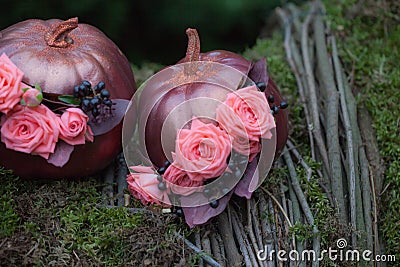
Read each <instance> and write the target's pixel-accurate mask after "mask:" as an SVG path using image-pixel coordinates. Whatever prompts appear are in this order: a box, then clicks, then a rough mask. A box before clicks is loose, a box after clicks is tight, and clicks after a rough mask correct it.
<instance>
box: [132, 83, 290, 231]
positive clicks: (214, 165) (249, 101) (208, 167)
mask: <svg viewBox="0 0 400 267" xmlns="http://www.w3.org/2000/svg"><path fill="white" fill-rule="evenodd" d="M257 85H258V86H257ZM257 85H255V84H254V85H251V86H247V87H245V88H241V89H238V90H237V91H232V92H230V93H228V94H227V96H226V99H225V101H224V102H223V103H221V104H220V105H219V106H218V107H217V109H216V118H215V120H210V119H204V118H197V117H193V118H192V120H191V121H190V122H189V123H188V125H186V126H185V127H184V128H182V129H179V130H178V133H177V139H176V140H175V152H172V158H173V161H172V162H169V161H166V162H165V165H164V166H162V167H160V168H158V169H157V170H156V169H154V168H153V167H150V166H141V165H138V166H131V167H130V169H131V173H130V174H128V176H127V182H128V189H129V191H130V192H131V194H132V195H133V196H134V197H135V198H136V199H138V200H140V201H141V202H142V203H143V204H144V205H149V204H158V205H161V206H162V207H171V206H174V205H175V204H176V203H177V198H179V200H178V201H185V200H186V201H192V200H190V198H191V197H193V196H194V194H195V193H198V192H200V193H202V194H203V196H204V197H205V198H206V199H207V202H209V206H207V205H203V206H200V207H199V206H197V207H195V206H194V207H185V206H183V208H175V209H176V212H177V213H179V214H185V215H186V217H187V215H190V216H192V218H186V219H187V220H186V221H187V223H188V224H189V226H191V227H193V226H195V225H198V224H201V223H205V222H206V221H207V220H208V219H209V218H210V217H212V216H215V214H216V213H220V212H222V211H223V209H224V208H225V207H226V204H227V202H228V201H229V199H230V197H231V196H232V194H233V193H235V194H237V195H239V196H245V197H247V198H250V196H251V192H250V191H251V190H249V187H252V188H254V189H255V188H256V187H257V181H258V180H257V179H256V180H253V181H251V180H252V178H253V176H254V175H255V172H256V171H257V170H256V168H257V167H256V165H257V160H258V159H257V156H258V155H259V153H260V151H261V140H262V139H271V138H272V132H271V131H272V130H273V129H275V127H276V125H275V119H274V116H273V114H274V109H270V107H269V104H268V100H267V98H266V96H265V94H264V92H262V91H260V89H259V87H261V88H262V89H265V84H264V83H258V84H257ZM286 106H287V104H286V103H283V105H282V108H286ZM256 175H257V174H256ZM218 179H222V180H221V181H220V184H219V185H221V184H224V185H225V187H220V188H217V187H216V188H214V189H209V188H206V189H205V188H204V185H206V184H208V183H210V182H212V181H216V180H218ZM236 183H237V185H236ZM252 183H253V184H252ZM230 187H233V189H232V188H230ZM212 191H214V192H212ZM215 191H219V192H215ZM223 196H225V198H221V197H223ZM221 201H222V202H223V203H222V205H220V202H221ZM195 202H196V200H195ZM179 204H182V203H179ZM210 208H211V209H215V210H216V211H215V212H214V213H212V214H213V215H206V213H207V211H209V210H210ZM199 218H201V219H200V221H198V220H199Z"/></svg>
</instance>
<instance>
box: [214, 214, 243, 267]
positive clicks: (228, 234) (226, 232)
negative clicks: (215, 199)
mask: <svg viewBox="0 0 400 267" xmlns="http://www.w3.org/2000/svg"><path fill="white" fill-rule="evenodd" d="M231 225H232V224H231V222H230V221H229V220H228V215H227V213H226V212H223V213H221V214H220V215H219V216H218V230H219V232H220V234H221V237H222V240H223V241H224V247H225V253H226V258H227V260H228V264H227V265H228V266H242V261H243V257H242V256H241V255H240V254H239V251H238V249H237V247H236V244H235V240H234V238H233V230H232V226H231Z"/></svg>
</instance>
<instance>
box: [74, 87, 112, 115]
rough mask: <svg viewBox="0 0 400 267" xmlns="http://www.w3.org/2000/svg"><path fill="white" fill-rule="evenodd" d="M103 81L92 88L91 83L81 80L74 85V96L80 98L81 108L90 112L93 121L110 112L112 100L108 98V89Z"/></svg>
mask: <svg viewBox="0 0 400 267" xmlns="http://www.w3.org/2000/svg"><path fill="white" fill-rule="evenodd" d="M105 87H106V85H105V83H104V82H99V83H98V84H97V85H96V86H94V87H93V88H92V84H91V83H90V82H88V81H83V82H82V83H81V84H80V85H77V86H75V87H74V97H76V98H79V99H80V100H81V108H82V110H83V111H85V112H86V113H88V112H91V113H92V115H93V118H94V120H95V121H97V122H100V121H101V120H102V119H105V118H107V117H108V116H110V115H111V113H112V105H113V102H112V101H111V99H110V91H108V90H107V89H106V88H105Z"/></svg>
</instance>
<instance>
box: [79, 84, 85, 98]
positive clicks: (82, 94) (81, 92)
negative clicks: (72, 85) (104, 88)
mask: <svg viewBox="0 0 400 267" xmlns="http://www.w3.org/2000/svg"><path fill="white" fill-rule="evenodd" d="M79 96H86V86H84V85H83V84H81V85H79Z"/></svg>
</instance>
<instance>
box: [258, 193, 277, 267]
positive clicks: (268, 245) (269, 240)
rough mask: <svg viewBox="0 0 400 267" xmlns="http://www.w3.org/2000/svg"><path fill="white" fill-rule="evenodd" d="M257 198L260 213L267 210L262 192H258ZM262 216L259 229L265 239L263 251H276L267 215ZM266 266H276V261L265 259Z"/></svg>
mask: <svg viewBox="0 0 400 267" xmlns="http://www.w3.org/2000/svg"><path fill="white" fill-rule="evenodd" d="M258 196H259V199H260V206H259V211H260V215H261V214H263V213H266V212H267V211H268V207H267V201H266V200H265V197H264V195H263V194H261V193H259V194H258ZM261 216H262V217H263V218H262V220H261V229H262V232H263V234H264V240H265V253H267V255H268V253H270V252H271V251H272V250H273V249H274V250H275V251H277V249H276V247H275V245H276V243H274V239H273V234H272V229H271V225H270V222H269V219H268V216H266V215H261ZM267 266H268V267H274V266H276V261H274V262H273V261H267Z"/></svg>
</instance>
